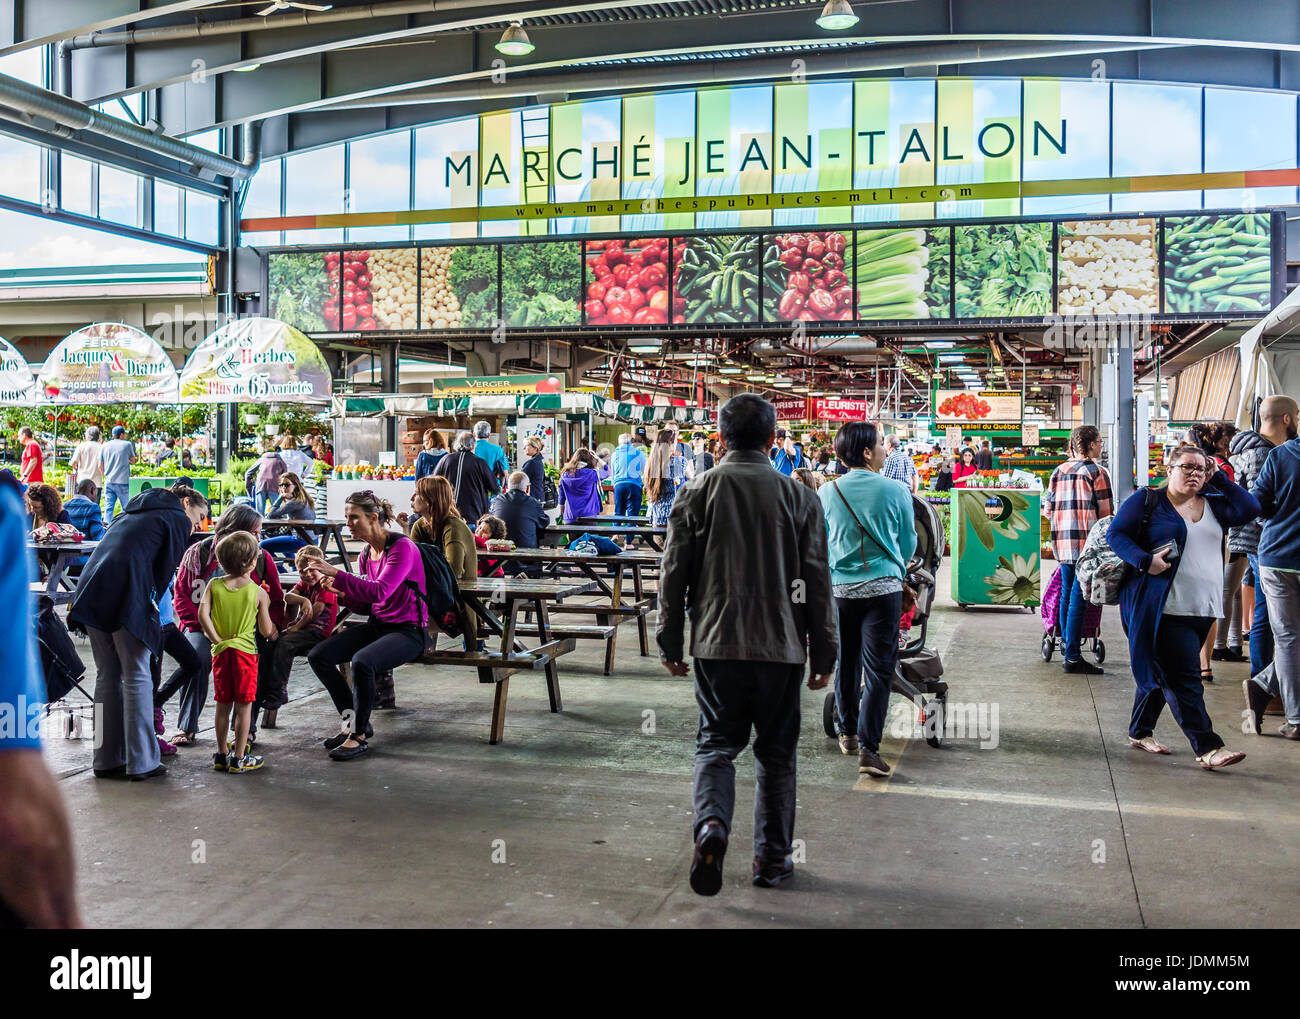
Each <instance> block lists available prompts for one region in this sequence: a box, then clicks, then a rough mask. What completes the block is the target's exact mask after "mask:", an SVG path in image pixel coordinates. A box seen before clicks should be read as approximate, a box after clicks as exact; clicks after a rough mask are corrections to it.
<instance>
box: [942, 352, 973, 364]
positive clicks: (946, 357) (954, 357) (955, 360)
mask: <svg viewBox="0 0 1300 1019" xmlns="http://www.w3.org/2000/svg"><path fill="white" fill-rule="evenodd" d="M965 360H966V355H965V354H940V355H939V357H938V361H939V363H940V364H960V363H961V362H962V361H965Z"/></svg>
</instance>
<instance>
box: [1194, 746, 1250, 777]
mask: <svg viewBox="0 0 1300 1019" xmlns="http://www.w3.org/2000/svg"><path fill="white" fill-rule="evenodd" d="M1245 759H1246V755H1245V754H1244V753H1243V752H1242V751H1240V750H1229V749H1228V748H1227V747H1219V748H1218V749H1217V750H1211V751H1210V752H1209V753H1208V754H1202V755H1201V756H1200V757H1198V758H1197V759H1196V760H1197V761H1198V762H1199V763H1200V765H1201V767H1202V768H1204V769H1205V770H1206V771H1214V769H1216V768H1226V767H1228V765H1230V764H1236V763H1237V762H1238V761H1244V760H1245Z"/></svg>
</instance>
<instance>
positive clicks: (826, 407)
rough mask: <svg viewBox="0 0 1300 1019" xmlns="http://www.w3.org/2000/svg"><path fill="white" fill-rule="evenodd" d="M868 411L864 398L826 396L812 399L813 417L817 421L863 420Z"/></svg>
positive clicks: (865, 418) (868, 406) (868, 407)
mask: <svg viewBox="0 0 1300 1019" xmlns="http://www.w3.org/2000/svg"><path fill="white" fill-rule="evenodd" d="M869 412H870V404H868V403H867V401H866V400H841V399H836V398H835V397H826V398H824V399H822V398H819V399H816V400H813V417H814V418H816V419H817V420H818V421H865V420H867V416H868V414H869Z"/></svg>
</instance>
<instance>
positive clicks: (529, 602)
mask: <svg viewBox="0 0 1300 1019" xmlns="http://www.w3.org/2000/svg"><path fill="white" fill-rule="evenodd" d="M595 587H596V583H595V581H592V580H577V579H573V580H533V579H531V578H528V577H477V578H475V580H473V581H471V582H469V583H465V584H462V585H461V587H460V594H461V598H462V600H463V601H464V602H465V604H466V605H467V606H468V607H469V608H470V609H472V610H473V611H474V613H475V614H476V615H478V617H479V618H480V619H482V620H483V622H484V623H485V624H486V625H487V628H488V629H489V630H490V631H491V632H492V633H494V634H497V635H499V636H500V638H501V650H500V651H499V652H485V651H454V650H448V651H434V652H431V653H429V654H426V655H425V656H424V660H425V661H427V662H432V663H434V664H444V665H471V666H473V667H475V668H477V669H478V677H479V682H481V683H495V684H496V695H495V697H494V698H493V701H492V724H491V727H490V729H489V735H488V742H489V743H492V744H497V743H500V742H501V738H502V736H503V734H504V731H505V721H506V695H507V693H508V692H509V689H510V677H511V676H512V675H513V674H514V673H516V672H519V671H520V670H524V669H537V668H539V667H541V668H544V669H545V671H546V692H547V695H548V696H549V697H550V702H551V711H552V712H557V713H558V712H560V711H563V710H564V705H563V704H562V703H561V700H560V675H559V670H558V669H557V668H556V665H555V660H556V659H557V658H559V657H560V656H561V655H566V654H568V653H569V652H570V651H572V650H573V649H574V647H576V645H577V642H576V640H575V639H574V638H572V637H556V636H555V635H554V634H552V632H551V624H550V615H549V613H548V611H547V608H548V603H550V602H559V601H561V600H563V599H564V598H568V597H570V596H572V595H576V594H585V593H587V592H588V591H591V590H593V589H594V588H595ZM497 606H504V608H503V609H502V611H501V612H500V614H498V613H497V612H496V611H494V608H495V607H497ZM525 606H528V607H529V608H530V609H531V610H532V611H533V612H535V613H536V614H537V624H536V627H535V630H536V636H537V639H538V643H537V644H536V645H535V646H533V647H531V648H530V647H527V646H526V645H525V644H524V642H523V641H522V640H520V639H519V629H520V627H519V612H520V609H522V608H524V607H525Z"/></svg>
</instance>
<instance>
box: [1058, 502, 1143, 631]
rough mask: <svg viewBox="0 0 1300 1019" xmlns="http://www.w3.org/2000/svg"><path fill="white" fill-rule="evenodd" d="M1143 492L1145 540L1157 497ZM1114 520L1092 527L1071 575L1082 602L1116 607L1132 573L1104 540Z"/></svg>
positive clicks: (1109, 518)
mask: <svg viewBox="0 0 1300 1019" xmlns="http://www.w3.org/2000/svg"><path fill="white" fill-rule="evenodd" d="M1142 493H1143V494H1142V530H1141V534H1142V536H1143V538H1145V536H1146V532H1147V527H1148V526H1149V525H1150V523H1151V514H1152V513H1154V512H1155V508H1156V504H1157V503H1158V502H1159V500H1160V496H1159V494H1158V491H1157V490H1156V489H1153V488H1144V489H1143V490H1142ZM1114 519H1115V518H1114V517H1113V516H1109V517H1103V518H1102V519H1101V520H1098V521H1097V522H1096V523H1095V524H1093V525H1092V528H1091V529H1090V530H1089V531H1088V540H1087V541H1086V542H1085V543H1084V546H1083V552H1082V553H1080V555H1079V558H1078V560H1076V561H1075V564H1074V576H1075V579H1076V580H1077V581H1078V582H1079V589H1080V590H1081V591H1082V592H1083V598H1084V600H1085V601H1087V602H1088V603H1089V604H1092V605H1118V604H1119V593H1120V589H1121V588H1123V586H1124V584H1125V582H1126V581H1127V580H1128V579H1129V576H1130V575H1131V573H1132V570H1133V567H1132V566H1130V565H1129V564H1128V563H1126V562H1125V561H1124V560H1123V559H1121V558H1120V557H1119V555H1117V554H1116V552H1115V550H1114V549H1113V548H1111V547H1110V541H1109V540H1108V539H1107V537H1106V532H1107V531H1108V530H1110V525H1111V523H1112V522H1113V521H1114Z"/></svg>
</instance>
